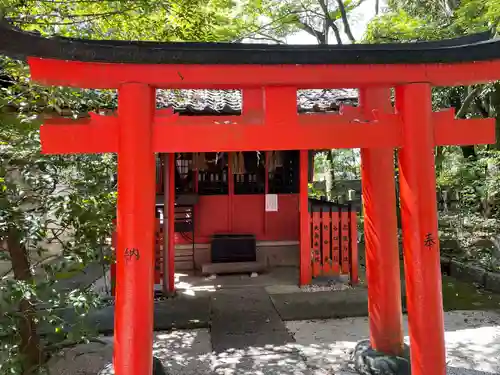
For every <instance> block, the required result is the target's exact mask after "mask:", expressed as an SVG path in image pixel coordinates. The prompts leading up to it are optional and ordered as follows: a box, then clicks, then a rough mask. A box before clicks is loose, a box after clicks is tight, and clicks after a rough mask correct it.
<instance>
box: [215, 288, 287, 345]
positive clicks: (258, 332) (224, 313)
mask: <svg viewBox="0 0 500 375" xmlns="http://www.w3.org/2000/svg"><path fill="white" fill-rule="evenodd" d="M210 320H211V335H212V346H213V349H214V351H215V352H217V353H220V352H224V351H226V350H229V349H246V348H249V347H262V346H264V345H266V344H267V345H271V346H281V345H284V344H286V343H288V342H292V341H293V339H292V337H291V336H290V334H289V333H288V331H287V329H286V327H285V325H284V324H283V322H282V321H281V319H280V317H279V315H278V314H277V312H276V310H275V308H274V306H273V304H272V302H271V299H270V298H269V294H268V293H267V292H266V291H265V290H264V289H263V288H252V289H246V290H245V291H244V292H242V291H241V290H226V291H220V292H217V293H216V294H214V295H213V297H212V301H211V316H210Z"/></svg>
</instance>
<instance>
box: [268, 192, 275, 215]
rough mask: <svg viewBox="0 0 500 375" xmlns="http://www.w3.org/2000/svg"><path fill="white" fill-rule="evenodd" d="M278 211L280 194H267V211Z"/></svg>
mask: <svg viewBox="0 0 500 375" xmlns="http://www.w3.org/2000/svg"><path fill="white" fill-rule="evenodd" d="M277 211H278V195H277V194H266V212H277Z"/></svg>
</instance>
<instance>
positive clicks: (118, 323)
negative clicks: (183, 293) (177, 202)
mask: <svg viewBox="0 0 500 375" xmlns="http://www.w3.org/2000/svg"><path fill="white" fill-rule="evenodd" d="M154 104H155V90H154V89H153V88H151V87H150V86H148V85H145V84H137V83H130V84H128V83H127V84H123V85H122V86H120V88H119V89H118V116H119V121H120V126H119V141H118V147H119V148H118V215H117V216H118V220H117V233H118V247H117V249H116V269H117V275H116V276H117V280H116V304H115V346H114V369H115V373H116V374H119V375H137V374H151V373H152V365H153V289H154V261H155V249H154V240H155V237H154V236H155V215H154V207H155V185H156V184H155V167H156V163H155V153H154V150H153V115H154Z"/></svg>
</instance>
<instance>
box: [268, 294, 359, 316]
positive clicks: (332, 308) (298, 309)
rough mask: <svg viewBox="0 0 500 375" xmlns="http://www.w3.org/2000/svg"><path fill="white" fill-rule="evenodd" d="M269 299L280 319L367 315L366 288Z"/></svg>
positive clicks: (288, 295) (283, 295)
mask: <svg viewBox="0 0 500 375" xmlns="http://www.w3.org/2000/svg"><path fill="white" fill-rule="evenodd" d="M270 298H271V300H272V302H273V304H274V306H275V308H276V310H277V311H278V314H279V315H280V317H281V319H283V320H285V321H289V320H304V319H332V318H344V317H349V316H366V315H368V294H367V290H366V289H365V288H354V289H346V290H339V291H334V292H330V291H328V292H311V293H279V294H272V295H270Z"/></svg>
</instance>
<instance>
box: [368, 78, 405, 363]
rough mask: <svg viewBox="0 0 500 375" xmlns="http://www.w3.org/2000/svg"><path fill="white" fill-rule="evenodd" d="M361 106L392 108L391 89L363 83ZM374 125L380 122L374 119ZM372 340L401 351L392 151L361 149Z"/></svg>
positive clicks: (377, 345) (377, 346) (394, 352)
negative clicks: (370, 86) (364, 86)
mask: <svg viewBox="0 0 500 375" xmlns="http://www.w3.org/2000/svg"><path fill="white" fill-rule="evenodd" d="M360 102H361V111H362V113H363V114H364V116H365V118H371V117H372V116H373V114H372V111H373V110H377V111H382V112H384V113H390V112H392V111H393V110H392V105H391V98H390V89H388V88H387V89H386V88H383V89H376V88H375V89H374V88H370V89H361V90H360ZM372 126H376V125H372ZM361 185H362V191H363V193H362V197H363V211H364V217H365V220H364V227H365V252H366V278H367V284H368V312H369V322H370V343H371V346H372V348H373V349H375V350H377V351H380V352H382V353H386V354H388V355H399V356H400V355H402V352H403V313H402V307H401V279H400V277H401V276H400V263H399V248H398V232H397V218H396V186H395V181H394V151H393V149H392V148H388V147H385V148H363V149H361Z"/></svg>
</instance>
